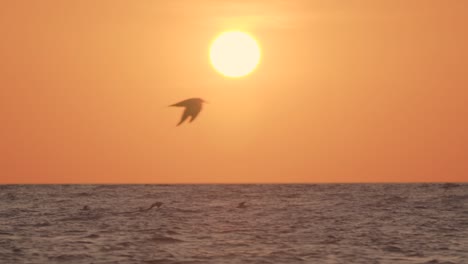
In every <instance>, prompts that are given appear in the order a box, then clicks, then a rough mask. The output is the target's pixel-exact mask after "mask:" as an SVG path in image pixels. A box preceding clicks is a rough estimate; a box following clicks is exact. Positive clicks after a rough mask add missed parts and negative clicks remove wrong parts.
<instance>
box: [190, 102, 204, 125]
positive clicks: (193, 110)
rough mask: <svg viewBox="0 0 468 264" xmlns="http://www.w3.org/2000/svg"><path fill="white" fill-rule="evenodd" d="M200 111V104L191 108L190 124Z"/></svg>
mask: <svg viewBox="0 0 468 264" xmlns="http://www.w3.org/2000/svg"><path fill="white" fill-rule="evenodd" d="M201 110H202V105H201V104H198V105H194V106H193V107H191V109H190V115H191V116H192V118H190V122H192V121H193V120H195V118H197V116H198V114H199V113H200V112H201Z"/></svg>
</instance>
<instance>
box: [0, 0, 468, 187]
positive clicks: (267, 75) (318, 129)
mask: <svg viewBox="0 0 468 264" xmlns="http://www.w3.org/2000/svg"><path fill="white" fill-rule="evenodd" d="M365 3H366V4H364V2H363V1H345V2H343V1H330V0H322V1H313V0H304V1H286V0H276V1H274V0H253V1H234V0H231V1H229V0H228V1H220V0H198V1H192V0H178V1H177V0H166V1H149V0H147V1H145V0H141V1H123V0H112V1H110V0H108V1H104V0H103V1H94V0H87V1H72V0H71V1H63V0H42V1H34V0H33V1H6V2H5V3H2V8H1V9H0V36H1V41H0V61H1V63H0V122H1V130H0V149H1V152H0V182H1V183H63V182H66V183H95V182H98V183H143V182H145V183H182V182H184V183H195V182H196V183H201V182H209V183H214V182H216V183H217V182H420V181H468V122H467V120H468V118H467V116H468V48H467V47H468V35H467V28H466V25H468V16H466V10H468V1H455V0H453V1H452V0H448V1H442V0H440V1H434V0H426V1H417V0H416V1H402V0H397V1H395V0H388V1H367V2H365ZM229 29H241V30H246V31H248V32H250V33H251V34H252V35H254V36H255V37H256V38H257V39H258V41H259V42H260V45H261V46H262V52H263V58H262V61H261V64H260V65H259V67H258V69H257V70H256V71H255V72H254V73H253V74H251V75H249V76H248V77H245V78H241V79H228V78H225V77H223V76H221V75H219V74H218V73H217V72H216V71H214V70H213V68H212V67H211V65H210V62H209V55H208V49H209V45H210V43H211V41H212V40H213V38H214V37H215V36H216V35H218V34H219V33H221V32H222V31H225V30H229ZM190 97H202V98H204V99H206V100H208V101H210V104H209V105H206V107H205V108H204V111H203V112H202V113H201V114H200V116H199V117H198V119H197V120H196V122H194V123H192V124H184V125H182V126H180V127H176V126H175V124H177V122H178V120H179V118H180V115H181V109H176V108H168V107H166V106H167V105H169V104H172V103H175V102H178V101H180V100H182V99H186V98H190Z"/></svg>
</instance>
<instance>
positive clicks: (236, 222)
mask: <svg viewBox="0 0 468 264" xmlns="http://www.w3.org/2000/svg"><path fill="white" fill-rule="evenodd" d="M158 201H159V202H162V203H164V204H163V205H162V206H161V207H160V208H157V207H154V208H152V209H149V210H147V211H145V210H143V211H139V210H138V208H139V207H142V208H148V207H149V206H150V205H151V204H152V203H154V202H158ZM242 201H247V202H246V207H245V208H237V206H238V204H239V203H240V202H242ZM85 206H87V207H88V208H84V207H85ZM0 263H5V264H7V263H8V264H10V263H11V264H14V263H95V264H97V263H426V264H438V263H468V184H318V185H312V184H311V185H307V184H297V185H0Z"/></svg>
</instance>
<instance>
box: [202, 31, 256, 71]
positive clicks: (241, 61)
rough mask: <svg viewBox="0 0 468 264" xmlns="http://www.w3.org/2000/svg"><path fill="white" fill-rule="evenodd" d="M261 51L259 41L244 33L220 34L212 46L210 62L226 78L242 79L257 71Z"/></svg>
mask: <svg viewBox="0 0 468 264" xmlns="http://www.w3.org/2000/svg"><path fill="white" fill-rule="evenodd" d="M260 57H261V51H260V47H259V45H258V43H257V41H256V40H255V39H254V38H253V37H252V36H251V35H249V34H247V33H245V32H242V31H228V32H224V33H222V34H220V35H219V36H218V37H216V39H215V40H214V41H213V43H212V44H211V48H210V60H211V64H212V65H213V67H214V68H215V69H216V71H218V72H219V73H221V74H222V75H224V76H226V77H232V78H237V77H242V76H245V75H247V74H249V73H251V72H252V71H254V70H255V68H256V67H257V65H258V64H259V62H260Z"/></svg>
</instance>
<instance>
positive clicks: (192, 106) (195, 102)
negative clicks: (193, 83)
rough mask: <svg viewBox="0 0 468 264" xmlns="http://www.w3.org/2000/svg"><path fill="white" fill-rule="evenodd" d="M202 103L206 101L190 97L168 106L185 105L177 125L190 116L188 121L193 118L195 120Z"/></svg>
mask: <svg viewBox="0 0 468 264" xmlns="http://www.w3.org/2000/svg"><path fill="white" fill-rule="evenodd" d="M203 103H206V101H205V100H203V99H201V98H190V99H187V100H184V101H181V102H178V103H176V104H173V105H170V106H178V107H185V110H184V113H183V114H182V118H181V119H180V122H179V123H178V124H177V126H179V125H180V124H182V123H183V122H184V121H185V120H186V119H187V118H188V117H191V118H190V121H189V122H192V121H193V120H195V118H197V116H198V114H199V113H200V111H201V110H202V106H203Z"/></svg>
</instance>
